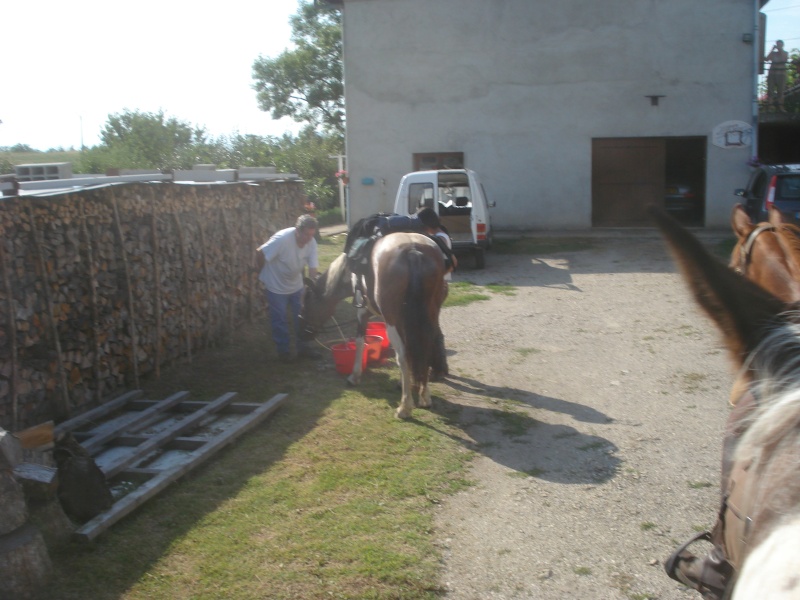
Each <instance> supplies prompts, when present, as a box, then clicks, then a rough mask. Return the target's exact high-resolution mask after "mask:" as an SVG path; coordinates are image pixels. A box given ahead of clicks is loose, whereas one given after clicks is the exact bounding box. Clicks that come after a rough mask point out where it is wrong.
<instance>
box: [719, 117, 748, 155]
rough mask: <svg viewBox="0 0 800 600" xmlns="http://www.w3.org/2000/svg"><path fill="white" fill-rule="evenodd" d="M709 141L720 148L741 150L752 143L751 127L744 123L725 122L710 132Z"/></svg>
mask: <svg viewBox="0 0 800 600" xmlns="http://www.w3.org/2000/svg"><path fill="white" fill-rule="evenodd" d="M711 141H712V143H713V144H714V145H715V146H719V147H720V148H742V147H744V146H749V145H750V144H752V143H753V126H752V125H750V123H745V122H744V121H725V122H724V123H720V124H719V125H717V126H716V127H714V130H713V131H712V132H711Z"/></svg>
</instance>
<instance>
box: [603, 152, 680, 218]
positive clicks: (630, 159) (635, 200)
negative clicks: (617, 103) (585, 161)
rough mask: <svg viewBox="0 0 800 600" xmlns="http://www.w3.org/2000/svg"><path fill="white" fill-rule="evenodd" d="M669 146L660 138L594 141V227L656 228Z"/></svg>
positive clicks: (662, 195) (661, 201)
mask: <svg viewBox="0 0 800 600" xmlns="http://www.w3.org/2000/svg"><path fill="white" fill-rule="evenodd" d="M664 166H665V143H664V140H663V139H659V138H613V139H608V138H605V139H595V140H592V226H594V227H641V226H646V227H648V226H652V221H651V220H650V219H649V217H648V215H647V212H646V209H647V207H648V206H650V205H651V204H658V205H660V204H663V197H664Z"/></svg>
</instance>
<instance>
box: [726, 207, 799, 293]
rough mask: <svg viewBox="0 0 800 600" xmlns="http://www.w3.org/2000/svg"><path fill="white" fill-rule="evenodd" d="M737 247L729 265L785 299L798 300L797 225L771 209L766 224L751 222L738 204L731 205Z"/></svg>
mask: <svg viewBox="0 0 800 600" xmlns="http://www.w3.org/2000/svg"><path fill="white" fill-rule="evenodd" d="M731 227H732V228H733V233H734V234H735V235H736V238H737V241H736V246H734V248H733V252H732V253H731V262H730V266H731V267H732V268H733V269H734V270H735V271H736V272H737V273H740V274H742V275H744V276H745V277H747V278H748V279H750V280H751V281H754V282H755V283H757V284H758V285H760V286H761V287H763V288H764V289H765V290H767V291H768V292H771V293H772V294H773V295H775V296H777V297H778V298H780V299H781V300H783V301H784V302H797V301H799V300H800V228H798V227H797V226H796V225H792V224H789V223H783V222H782V220H781V213H780V211H779V210H777V209H775V208H772V209H770V213H769V222H768V223H759V224H757V225H756V224H754V223H753V222H752V221H751V220H750V217H749V216H748V215H747V212H745V209H744V207H743V206H742V205H741V204H737V205H736V206H734V207H733V212H732V213H731Z"/></svg>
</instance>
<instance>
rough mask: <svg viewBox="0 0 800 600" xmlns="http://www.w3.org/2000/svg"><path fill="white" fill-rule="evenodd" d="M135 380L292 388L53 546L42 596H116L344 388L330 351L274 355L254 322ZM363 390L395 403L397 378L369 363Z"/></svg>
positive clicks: (150, 384) (204, 387) (210, 390)
mask: <svg viewBox="0 0 800 600" xmlns="http://www.w3.org/2000/svg"><path fill="white" fill-rule="evenodd" d="M141 387H142V389H143V390H144V391H145V396H144V397H145V398H151V399H152V398H155V399H161V398H165V397H167V396H168V395H170V394H173V393H175V392H176V391H180V390H188V391H190V398H189V399H191V400H204V401H208V400H213V399H215V398H217V397H219V396H221V395H222V394H224V393H226V392H230V391H234V392H237V397H236V400H235V401H237V402H253V403H259V402H261V403H263V402H266V401H268V400H269V399H270V398H272V397H273V396H274V395H275V394H278V393H287V394H288V396H289V397H288V399H287V400H286V402H285V403H284V404H283V405H282V406H281V407H280V408H279V409H278V411H277V412H276V413H275V414H274V415H272V416H271V417H270V418H269V419H268V420H267V421H265V422H264V423H262V424H261V425H260V426H259V427H257V428H255V429H253V430H252V431H250V432H248V433H247V434H246V435H244V436H243V437H242V438H240V439H239V440H237V441H236V442H234V443H233V444H231V445H230V446H228V447H226V448H225V449H223V450H221V451H220V452H219V453H217V454H216V455H215V456H214V457H212V458H211V459H210V460H209V461H208V462H207V463H206V464H204V465H203V466H202V467H200V468H199V469H197V470H196V471H194V472H192V473H189V474H187V475H186V476H184V477H183V478H181V479H180V480H179V481H177V482H176V483H174V484H172V485H171V486H170V487H168V488H167V489H165V490H164V491H162V492H161V493H160V494H159V495H158V496H156V497H155V498H152V499H150V500H149V501H148V502H146V503H145V504H144V505H142V506H141V507H140V508H139V509H137V510H136V511H135V512H133V513H132V514H130V515H128V516H127V517H125V518H124V519H122V520H121V521H120V522H119V523H116V524H115V525H114V526H113V527H111V528H110V529H109V530H108V531H106V532H105V533H103V534H102V535H101V536H100V537H98V538H97V539H96V540H94V541H93V542H91V543H88V544H78V543H73V542H66V543H64V544H61V545H59V546H55V547H53V548H50V555H51V558H52V561H53V577H52V580H51V582H50V585H49V587H48V589H47V590H46V593H45V595H44V596H43V597H46V598H54V599H56V598H57V599H60V600H71V599H77V598H87V597H91V598H92V599H93V600H102V599H112V598H114V599H116V598H120V597H123V596H125V594H126V591H128V590H130V589H131V588H133V587H134V586H138V587H140V588H141V586H142V581H143V577H145V575H146V574H147V573H148V572H150V573H152V572H153V569H154V568H155V567H156V565H158V563H159V562H160V561H161V560H163V558H164V557H165V556H166V555H168V554H169V552H170V548H171V546H173V544H174V543H175V542H176V541H178V540H183V539H185V538H187V537H189V536H191V535H192V530H193V529H194V528H195V527H196V526H197V525H198V524H199V523H201V522H203V521H204V520H205V519H207V518H209V517H211V516H212V515H213V513H215V512H216V511H219V510H220V509H221V508H223V507H224V505H225V504H226V503H228V502H230V501H231V500H232V499H234V498H236V497H237V496H238V495H239V494H240V492H241V491H242V490H243V489H245V488H246V487H248V486H249V485H253V483H252V482H253V481H255V480H258V479H259V477H260V476H261V475H263V474H264V473H265V472H267V471H269V470H270V469H273V468H275V466H276V465H278V464H279V463H280V462H281V460H282V459H283V458H284V457H285V456H286V453H287V451H288V449H289V448H290V447H291V446H292V445H294V444H296V443H297V442H298V441H300V440H302V439H303V438H304V437H306V436H307V435H308V434H309V433H310V432H311V431H312V430H314V429H315V427H316V426H317V425H318V423H319V421H320V419H321V418H323V416H324V415H325V413H326V411H327V410H328V408H329V406H330V405H331V403H332V402H333V401H335V400H337V399H339V398H341V397H342V396H343V394H344V393H346V390H347V389H348V388H347V384H346V382H345V378H344V376H342V375H340V374H338V373H337V372H336V371H335V369H334V366H333V360H332V358H331V357H330V356H323V358H322V359H320V360H318V361H309V360H305V361H296V362H292V363H289V364H285V363H279V362H277V360H276V358H275V350H274V345H273V343H272V340H271V338H270V335H269V330H268V328H267V327H266V326H264V325H263V324H260V323H258V322H255V323H254V324H253V325H252V326H251V327H249V328H243V329H242V330H241V331H239V332H237V333H236V335H235V338H234V339H232V340H231V342H230V343H229V344H228V345H226V346H225V347H224V348H211V349H209V350H207V351H205V352H203V353H202V354H196V355H195V357H194V359H193V361H192V362H191V364H181V365H174V366H172V367H170V368H165V369H163V370H162V373H161V378H160V379H159V380H157V381H156V380H155V379H154V378H151V379H146V380H143V381H142V385H141ZM359 391H361V392H362V393H364V394H366V395H370V397H372V396H373V395H374V397H376V398H378V399H384V400H385V401H386V402H387V403H391V399H392V391H393V386H392V383H391V381H390V377H389V375H388V374H383V373H381V372H380V371H375V372H369V377H367V378H365V385H364V386H363V389H361V388H360V390H359ZM397 397H398V399H399V394H398V395H397ZM387 410H388V409H387ZM211 518H213V517H211ZM190 560H191V559H190ZM145 587H146V584H145ZM87 594H88V595H87Z"/></svg>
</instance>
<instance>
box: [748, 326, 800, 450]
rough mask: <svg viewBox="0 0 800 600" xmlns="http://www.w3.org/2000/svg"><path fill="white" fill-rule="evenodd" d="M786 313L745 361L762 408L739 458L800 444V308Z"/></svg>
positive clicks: (751, 423) (754, 416)
mask: <svg viewBox="0 0 800 600" xmlns="http://www.w3.org/2000/svg"><path fill="white" fill-rule="evenodd" d="M783 317H785V318H787V321H786V322H782V323H780V324H777V325H775V326H774V328H773V329H772V330H771V331H770V333H769V334H768V335H767V336H766V337H765V338H764V339H763V340H762V342H761V343H760V344H759V346H758V348H757V349H756V351H755V352H753V354H752V355H751V357H750V359H749V360H748V361H747V363H746V364H745V365H744V368H745V369H750V370H752V372H753V382H754V383H753V384H752V385H751V391H752V392H753V394H754V396H755V398H756V399H757V403H758V408H757V410H755V411H754V413H753V415H752V416H751V417H750V418H749V419H748V421H750V423H749V426H748V427H747V431H746V433H745V434H744V435H743V436H742V439H741V440H740V442H739V444H738V447H737V449H736V457H737V459H739V460H748V459H757V460H760V461H765V460H768V459H769V454H771V452H772V451H774V450H775V449H776V448H777V447H778V446H779V445H780V444H781V443H786V442H788V443H794V444H800V311H799V310H795V311H791V312H788V313H784V315H783ZM782 440H783V442H782Z"/></svg>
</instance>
